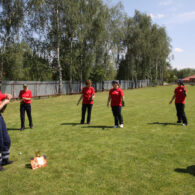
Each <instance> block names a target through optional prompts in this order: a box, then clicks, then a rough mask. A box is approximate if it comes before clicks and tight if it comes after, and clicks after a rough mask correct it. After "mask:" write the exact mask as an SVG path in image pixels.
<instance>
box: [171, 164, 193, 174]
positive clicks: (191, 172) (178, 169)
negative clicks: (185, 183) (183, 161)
mask: <svg viewBox="0 0 195 195" xmlns="http://www.w3.org/2000/svg"><path fill="white" fill-rule="evenodd" d="M175 172H178V173H189V174H191V175H193V176H195V165H192V166H188V167H187V168H186V169H181V168H177V169H175Z"/></svg>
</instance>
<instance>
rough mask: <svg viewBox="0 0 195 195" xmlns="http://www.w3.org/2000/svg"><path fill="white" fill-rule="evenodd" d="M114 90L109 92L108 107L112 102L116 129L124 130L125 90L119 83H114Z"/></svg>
mask: <svg viewBox="0 0 195 195" xmlns="http://www.w3.org/2000/svg"><path fill="white" fill-rule="evenodd" d="M112 86H113V88H112V89H110V91H109V96H108V101H107V106H108V107H109V104H110V101H111V107H112V113H113V116H114V121H115V125H114V128H117V127H120V128H123V116H122V113H121V112H122V106H123V105H124V94H123V90H122V89H121V88H120V85H119V83H118V82H117V81H112Z"/></svg>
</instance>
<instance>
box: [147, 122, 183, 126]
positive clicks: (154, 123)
mask: <svg viewBox="0 0 195 195" xmlns="http://www.w3.org/2000/svg"><path fill="white" fill-rule="evenodd" d="M148 124H149V125H164V126H166V125H181V124H179V123H159V122H153V123H148Z"/></svg>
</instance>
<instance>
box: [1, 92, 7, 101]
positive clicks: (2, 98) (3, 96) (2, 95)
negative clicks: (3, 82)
mask: <svg viewBox="0 0 195 195" xmlns="http://www.w3.org/2000/svg"><path fill="white" fill-rule="evenodd" d="M5 98H6V95H5V94H2V93H0V101H1V100H4V99H5Z"/></svg>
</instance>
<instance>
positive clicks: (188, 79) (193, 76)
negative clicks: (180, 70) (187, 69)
mask: <svg viewBox="0 0 195 195" xmlns="http://www.w3.org/2000/svg"><path fill="white" fill-rule="evenodd" d="M194 79H195V75H192V76H189V77H186V78H184V79H182V80H183V81H184V82H185V81H187V82H189V81H190V80H194Z"/></svg>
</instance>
